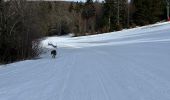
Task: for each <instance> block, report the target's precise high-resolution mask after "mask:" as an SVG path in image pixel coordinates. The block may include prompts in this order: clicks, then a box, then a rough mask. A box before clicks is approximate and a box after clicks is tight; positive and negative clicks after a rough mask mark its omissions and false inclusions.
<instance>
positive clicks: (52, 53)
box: [51, 50, 57, 58]
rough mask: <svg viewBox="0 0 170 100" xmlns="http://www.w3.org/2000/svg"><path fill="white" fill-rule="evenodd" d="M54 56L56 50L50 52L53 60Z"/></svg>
mask: <svg viewBox="0 0 170 100" xmlns="http://www.w3.org/2000/svg"><path fill="white" fill-rule="evenodd" d="M56 54H57V52H56V50H52V51H51V55H52V58H55V56H56Z"/></svg>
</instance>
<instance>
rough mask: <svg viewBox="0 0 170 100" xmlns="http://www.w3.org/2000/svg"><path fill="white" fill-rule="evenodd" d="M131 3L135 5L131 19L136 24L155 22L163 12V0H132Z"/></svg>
mask: <svg viewBox="0 0 170 100" xmlns="http://www.w3.org/2000/svg"><path fill="white" fill-rule="evenodd" d="M154 2H156V3H154ZM132 3H133V5H134V6H135V13H134V15H133V19H134V22H135V23H136V24H137V25H146V24H150V23H151V24H152V23H155V22H157V21H159V20H160V19H161V16H162V15H163V14H164V8H165V5H164V1H163V0H133V2H132Z"/></svg>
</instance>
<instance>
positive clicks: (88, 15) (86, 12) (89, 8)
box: [82, 0, 96, 33]
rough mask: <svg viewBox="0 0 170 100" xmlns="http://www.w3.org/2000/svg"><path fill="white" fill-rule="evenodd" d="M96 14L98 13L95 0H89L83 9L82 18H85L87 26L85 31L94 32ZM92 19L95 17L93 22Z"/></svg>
mask: <svg viewBox="0 0 170 100" xmlns="http://www.w3.org/2000/svg"><path fill="white" fill-rule="evenodd" d="M95 14H96V9H95V6H94V3H93V0H87V1H86V3H85V4H84V6H83V10H82V18H83V19H84V20H85V28H84V31H85V32H90V33H92V32H94V29H95V26H94V24H95V22H93V21H94V16H95ZM90 19H93V21H91V22H93V23H90V22H89V20H90ZM92 24H93V25H92Z"/></svg>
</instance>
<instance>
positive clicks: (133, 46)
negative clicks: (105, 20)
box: [0, 22, 170, 100]
mask: <svg viewBox="0 0 170 100" xmlns="http://www.w3.org/2000/svg"><path fill="white" fill-rule="evenodd" d="M169 30H170V23H169V22H165V23H158V24H155V25H149V26H145V27H138V28H134V29H129V30H123V31H119V32H111V33H106V34H99V35H92V36H82V37H48V38H46V39H45V40H43V41H42V46H43V47H44V48H46V49H47V50H49V51H50V49H52V48H51V47H50V46H48V43H49V42H50V43H53V44H57V45H58V49H57V50H58V55H57V58H56V59H52V58H51V56H50V54H49V52H47V53H46V54H44V55H42V58H41V59H38V60H27V61H22V62H16V63H12V64H8V65H3V66H2V65H1V67H0V100H170V78H169V76H170V62H169V59H170V31H169Z"/></svg>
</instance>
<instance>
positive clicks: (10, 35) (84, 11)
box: [0, 0, 169, 63]
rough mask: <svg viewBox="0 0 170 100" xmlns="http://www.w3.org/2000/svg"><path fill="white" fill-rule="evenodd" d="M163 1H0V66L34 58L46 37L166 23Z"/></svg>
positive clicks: (87, 33)
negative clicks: (41, 41)
mask: <svg viewBox="0 0 170 100" xmlns="http://www.w3.org/2000/svg"><path fill="white" fill-rule="evenodd" d="M167 10H169V3H168V2H167V1H166V0H131V2H128V0H104V1H103V2H99V1H97V0H96V1H95V0H86V2H68V1H43V0H40V1H27V0H8V1H4V0H0V63H10V62H14V61H18V60H25V59H31V58H35V57H37V56H38V55H39V54H40V53H41V47H39V42H40V39H41V38H43V37H46V36H53V35H58V36H61V35H67V34H70V33H72V34H74V36H75V37H77V36H84V35H93V34H102V33H107V32H113V31H120V30H122V29H128V28H134V27H136V26H144V25H148V24H153V23H156V22H160V21H166V20H167V19H168V18H169V15H167Z"/></svg>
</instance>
